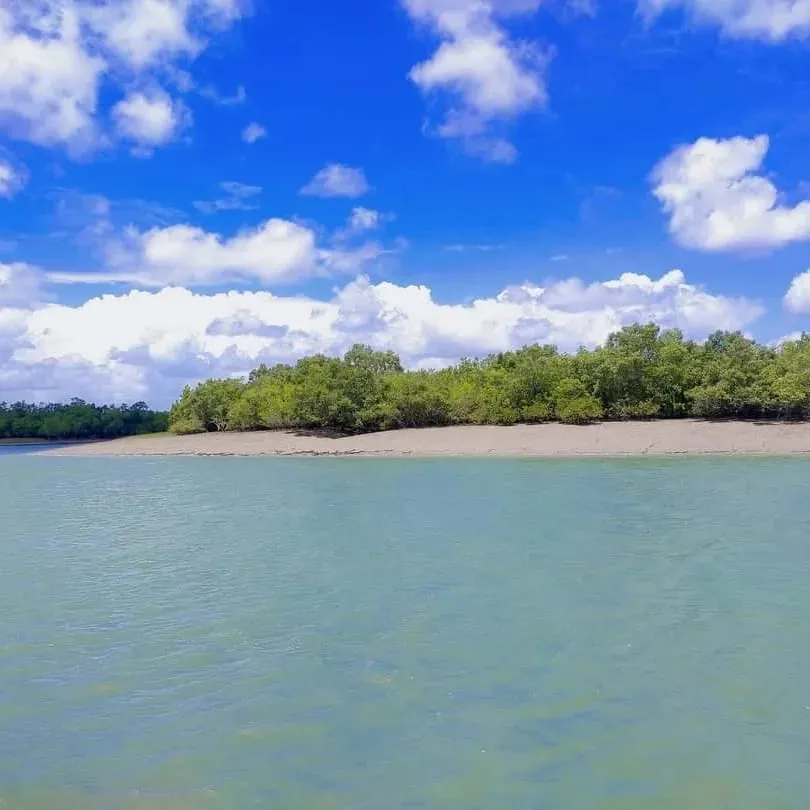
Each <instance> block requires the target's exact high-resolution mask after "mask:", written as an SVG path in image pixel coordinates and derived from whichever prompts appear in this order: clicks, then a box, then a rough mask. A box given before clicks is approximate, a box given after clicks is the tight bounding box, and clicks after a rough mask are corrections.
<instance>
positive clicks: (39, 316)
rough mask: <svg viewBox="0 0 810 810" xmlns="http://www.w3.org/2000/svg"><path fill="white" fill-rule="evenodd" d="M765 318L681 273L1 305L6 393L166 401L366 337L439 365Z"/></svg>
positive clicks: (362, 283)
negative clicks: (458, 289) (188, 388)
mask: <svg viewBox="0 0 810 810" xmlns="http://www.w3.org/2000/svg"><path fill="white" fill-rule="evenodd" d="M760 313H761V307H760V306H759V305H758V304H757V303H755V302H752V301H748V300H746V299H742V298H730V297H726V296H722V295H714V294H712V293H709V292H706V291H704V290H702V289H700V288H699V287H696V286H694V285H692V284H689V283H687V281H686V280H685V278H684V276H683V273H681V272H680V271H678V270H675V271H672V272H670V273H667V274H665V275H664V276H662V277H661V278H659V279H652V278H649V277H647V276H645V275H636V274H626V275H623V276H621V277H620V278H618V279H614V280H610V281H605V282H601V283H594V284H584V283H583V282H581V281H579V280H578V279H569V280H566V281H561V282H557V283H554V284H550V285H548V286H546V287H541V286H536V285H533V284H528V283H526V284H523V285H520V286H515V287H509V288H507V289H505V290H503V291H502V292H500V293H499V294H497V295H494V296H492V297H488V298H479V299H476V300H474V301H471V302H469V303H464V304H461V303H457V304H447V303H438V302H437V301H436V300H435V299H434V297H433V294H432V292H431V290H430V289H429V288H427V287H424V286H415V285H414V286H399V285H396V284H393V283H390V282H381V283H378V284H373V283H372V282H370V281H369V279H368V278H365V277H363V276H360V277H358V278H356V279H355V280H353V281H351V282H349V283H348V284H346V285H345V286H343V287H341V288H338V289H336V290H335V292H334V294H333V295H332V296H331V297H329V298H327V299H324V300H320V299H314V298H308V297H303V296H277V295H273V294H271V293H269V292H227V293H218V294H212V295H203V294H198V293H194V292H192V291H190V290H188V289H185V288H182V287H165V288H163V289H160V290H157V291H154V292H145V291H132V292H128V293H126V294H124V295H117V296H116V295H105V296H101V297H97V298H92V299H91V300H89V301H87V302H86V303H84V304H81V305H79V306H65V305H56V304H50V305H44V306H37V307H31V306H29V307H25V306H17V307H15V306H14V305H12V306H8V305H3V304H2V303H0V351H3V352H5V357H6V360H5V361H4V362H3V363H2V364H0V388H2V389H3V390H4V392H7V393H6V396H7V397H9V398H22V397H24V398H28V399H42V398H45V399H53V398H57V399H59V398H66V397H70V396H84V397H87V398H90V399H94V400H98V399H115V400H129V401H133V400H137V399H146V400H148V401H150V402H152V403H154V404H156V405H166V404H167V403H168V402H169V401H170V400H171V399H173V398H174V397H176V396H177V394H178V392H179V390H180V389H181V388H182V386H183V385H184V384H185V383H187V382H193V381H196V380H199V379H203V378H206V377H209V376H211V375H226V374H244V373H246V372H247V371H249V370H250V369H251V368H253V367H255V366H256V365H257V364H258V363H260V362H268V363H272V362H286V361H294V360H295V359H297V358H299V357H301V356H303V355H307V354H311V353H315V352H325V353H328V354H340V353H343V352H344V351H345V350H346V349H347V348H348V347H349V346H351V345H352V344H353V343H355V342H358V341H359V342H367V343H370V344H372V345H373V346H376V347H379V348H381V349H393V350H394V351H396V352H398V353H399V354H400V355H401V356H402V358H403V360H404V362H405V363H406V365H408V366H409V367H436V366H441V365H443V364H447V363H451V362H455V361H456V360H458V358H459V357H461V356H463V355H481V354H486V353H489V352H496V351H502V350H507V349H511V348H517V347H520V346H521V345H524V344H526V343H532V342H539V343H547V342H550V343H556V344H558V345H560V346H561V347H563V348H564V349H569V350H575V349H576V348H577V347H579V346H580V345H595V344H598V343H601V342H603V341H604V339H605V338H606V337H607V335H608V334H609V333H610V332H612V331H614V330H616V329H619V328H621V327H622V326H624V325H627V324H630V323H633V322H636V321H642V322H646V321H650V320H654V321H656V322H658V323H660V324H661V325H662V326H667V327H679V328H681V329H683V330H684V331H685V332H686V333H687V334H688V335H690V336H693V337H696V338H702V337H705V336H706V335H707V334H708V333H709V332H710V331H712V330H713V329H716V328H723V329H742V328H745V327H747V326H748V325H749V324H751V323H752V322H753V321H754V320H755V319H756V318H757V317H758V316H759V315H760ZM3 347H5V348H3Z"/></svg>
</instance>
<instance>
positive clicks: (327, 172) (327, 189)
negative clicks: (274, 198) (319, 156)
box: [301, 163, 371, 198]
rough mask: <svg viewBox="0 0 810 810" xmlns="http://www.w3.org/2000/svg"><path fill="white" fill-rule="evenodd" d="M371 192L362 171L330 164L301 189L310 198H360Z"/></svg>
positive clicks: (339, 164) (338, 164)
mask: <svg viewBox="0 0 810 810" xmlns="http://www.w3.org/2000/svg"><path fill="white" fill-rule="evenodd" d="M370 190H371V187H370V186H369V184H368V180H366V175H365V172H364V171H363V170H362V169H355V168H352V167H351V166H344V165H343V164H341V163H332V164H330V165H329V166H325V167H324V168H323V169H321V170H320V171H319V172H318V173H317V174H316V175H315V176H314V177H313V178H312V180H310V181H309V183H307V184H306V185H305V186H304V187H303V188H302V189H301V194H304V195H308V196H312V197H352V198H356V197H362V196H363V195H364V194H367V193H368V192H369V191H370Z"/></svg>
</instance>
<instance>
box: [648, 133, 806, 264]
mask: <svg viewBox="0 0 810 810" xmlns="http://www.w3.org/2000/svg"><path fill="white" fill-rule="evenodd" d="M768 146H769V140H768V137H767V136H765V135H759V136H757V137H754V138H743V137H737V138H729V139H727V140H715V139H712V138H700V139H699V140H697V141H695V143H693V144H687V145H684V146H679V147H677V148H676V149H675V150H674V151H673V152H672V153H671V154H670V155H668V156H667V157H666V158H664V160H662V161H661V163H659V164H658V166H657V167H656V168H655V170H654V171H653V175H652V181H653V193H654V194H655V196H656V197H657V198H658V200H659V201H660V203H661V205H662V207H663V209H664V211H665V212H666V213H667V214H668V216H669V230H670V233H671V234H672V235H673V236H674V237H675V239H676V241H678V242H679V243H680V244H682V245H684V246H685V247H690V248H697V249H699V250H715V251H719V250H733V249H739V248H775V247H780V246H782V245H786V244H788V243H790V242H796V241H800V240H806V239H810V201H808V200H804V201H802V202H799V203H798V204H797V205H795V206H793V207H790V206H787V205H782V204H780V202H779V196H780V195H779V191H778V189H777V188H776V186H775V185H774V184H773V183H772V182H771V181H770V180H769V179H768V178H767V177H765V176H764V175H763V174H761V173H760V172H761V169H762V164H763V161H764V160H765V155H766V153H767V151H768Z"/></svg>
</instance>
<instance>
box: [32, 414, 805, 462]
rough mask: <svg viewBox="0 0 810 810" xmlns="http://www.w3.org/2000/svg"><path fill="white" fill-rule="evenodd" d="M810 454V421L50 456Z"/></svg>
mask: <svg viewBox="0 0 810 810" xmlns="http://www.w3.org/2000/svg"><path fill="white" fill-rule="evenodd" d="M796 453H810V423H799V424H795V423H778V424H774V423H760V422H704V421H699V420H684V421H665V422H612V423H604V424H599V425H588V426H585V427H575V426H569V425H556V424H555V425H517V426H514V427H492V426H483V427H447V428H429V429H421V430H397V431H391V432H388V433H374V434H369V435H364V436H342V437H337V438H333V437H327V436H320V435H311V434H304V433H300V432H287V431H278V432H267V433H207V434H204V435H199V436H170V435H162V436H143V437H135V438H128V439H116V440H114V441H108V442H94V443H91V444H83V445H77V446H75V447H60V448H56V449H52V450H47V451H44V452H43V454H44V455H52V456H383V457H394V458H398V457H409V456H417V457H442V456H451V457H452V456H505V457H529V458H531V457H535V458H566V457H575V456H644V455H683V454H694V455H706V454H740V455H789V454H796Z"/></svg>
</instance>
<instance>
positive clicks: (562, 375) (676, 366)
mask: <svg viewBox="0 0 810 810" xmlns="http://www.w3.org/2000/svg"><path fill="white" fill-rule="evenodd" d="M687 416H697V417H706V418H783V419H785V418H794V419H798V418H807V417H810V335H805V336H803V337H802V338H801V339H799V340H795V341H791V342H787V343H785V344H784V345H782V346H781V347H779V348H774V347H769V346H763V345H760V344H758V343H756V342H755V341H753V340H750V339H748V338H746V337H744V336H743V335H742V334H740V333H737V332H716V333H714V334H713V335H711V336H710V337H709V339H708V340H707V341H706V342H705V343H702V344H701V343H696V342H694V341H689V340H685V339H684V336H683V335H682V334H681V332H679V331H677V330H661V329H660V327H658V326H656V325H654V324H647V325H638V324H637V325H634V326H629V327H626V328H624V329H622V330H621V331H619V332H616V333H615V334H613V335H611V336H610V338H609V339H608V340H607V342H606V343H605V345H604V346H602V347H600V348H597V349H594V350H586V349H580V350H579V351H578V352H576V353H574V354H564V353H562V352H560V351H558V350H557V349H556V348H555V347H554V346H526V347H524V348H523V349H520V350H518V351H513V352H503V353H500V354H495V355H491V356H489V357H486V358H483V359H479V360H471V359H465V360H462V361H461V362H459V363H458V364H457V365H456V366H453V367H451V368H446V369H442V370H439V371H405V370H403V368H402V365H401V363H400V360H399V358H398V357H397V356H396V354H394V353H393V352H379V351H374V350H373V349H371V348H370V347H368V346H361V345H357V346H354V347H353V348H351V349H350V350H349V351H348V352H347V353H346V355H345V356H344V357H343V359H339V358H335V357H327V356H324V355H316V356H313V357H306V358H304V359H302V360H299V361H298V362H297V363H295V364H294V365H276V366H272V367H268V366H266V365H262V366H260V367H259V368H257V369H255V370H254V371H253V372H251V374H250V375H249V377H248V379H247V380H235V379H228V380H207V381H206V382H203V383H200V384H199V385H196V386H189V387H187V388H185V390H184V391H183V393H182V395H181V396H180V398H179V399H178V401H177V402H176V403H175V404H174V405H173V406H172V409H171V412H170V416H169V423H170V428H171V429H172V430H173V431H175V432H177V433H194V432H205V431H221V430H270V429H278V428H300V429H324V430H335V431H342V432H369V431H377V430H390V429H394V428H403V427H427V426H437V425H451V424H455V425H458V424H479V425H480V424H497V425H510V424H514V423H517V422H528V423H531V422H545V421H560V422H565V423H571V424H581V423H586V422H592V421H595V420H599V419H648V418H661V419H677V418H682V417H687Z"/></svg>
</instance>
